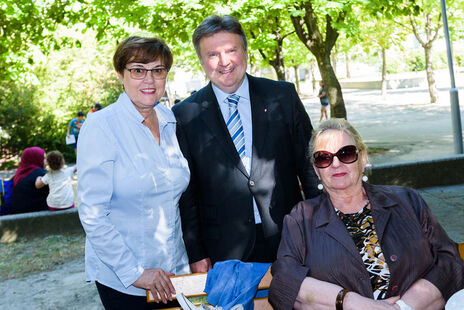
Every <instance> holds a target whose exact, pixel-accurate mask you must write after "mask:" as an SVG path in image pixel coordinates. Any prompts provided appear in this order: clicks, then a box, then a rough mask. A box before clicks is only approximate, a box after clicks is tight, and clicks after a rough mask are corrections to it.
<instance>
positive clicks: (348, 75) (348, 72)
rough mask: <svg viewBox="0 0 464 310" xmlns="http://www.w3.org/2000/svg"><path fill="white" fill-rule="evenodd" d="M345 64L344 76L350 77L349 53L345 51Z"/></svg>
mask: <svg viewBox="0 0 464 310" xmlns="http://www.w3.org/2000/svg"><path fill="white" fill-rule="evenodd" d="M345 66H346V78H347V79H351V72H350V55H348V52H345Z"/></svg>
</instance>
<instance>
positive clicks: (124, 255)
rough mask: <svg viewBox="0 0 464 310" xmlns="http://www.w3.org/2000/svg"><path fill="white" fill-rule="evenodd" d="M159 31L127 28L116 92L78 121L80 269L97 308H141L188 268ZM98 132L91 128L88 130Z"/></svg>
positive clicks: (182, 180)
mask: <svg viewBox="0 0 464 310" xmlns="http://www.w3.org/2000/svg"><path fill="white" fill-rule="evenodd" d="M172 62H173V59H172V53H171V51H170V49H169V47H168V46H167V45H166V44H165V43H164V42H163V41H162V40H160V39H157V38H144V37H139V36H131V37H128V38H126V39H124V40H123V41H122V42H121V44H120V45H119V46H118V47H117V49H116V52H115V54H114V56H113V64H114V68H115V69H116V73H117V75H118V78H119V80H120V82H121V83H122V84H123V86H124V91H125V92H124V93H123V94H121V95H120V96H119V98H118V100H117V101H116V102H115V103H113V104H111V105H109V106H108V107H106V108H105V109H103V110H101V111H99V112H98V113H94V114H93V115H92V117H89V119H88V120H87V121H86V122H85V124H84V126H83V127H82V131H81V134H80V137H79V149H78V151H77V152H78V156H77V173H78V179H79V182H78V191H77V193H78V194H77V196H78V201H79V208H78V211H79V217H80V220H81V223H82V226H83V227H84V230H85V233H86V244H85V257H86V260H85V271H86V279H87V281H95V282H96V286H97V289H98V292H99V294H100V298H101V300H102V303H103V305H104V307H105V309H146V308H148V307H151V305H147V301H146V290H150V291H151V293H152V295H153V297H154V298H155V301H156V302H159V301H163V302H164V303H166V302H167V300H168V299H169V300H171V299H172V294H175V290H174V287H173V285H172V283H171V280H170V279H169V276H171V275H174V274H186V273H189V272H190V268H189V264H188V257H187V252H186V250H185V245H184V241H183V239H182V228H181V222H180V214H179V208H178V202H179V198H180V196H181V194H182V192H183V191H184V190H185V189H186V188H187V185H188V183H189V180H190V173H189V168H188V163H187V160H186V159H185V158H184V157H183V155H182V152H181V150H180V148H179V144H178V142H177V138H176V120H175V118H174V115H173V113H172V112H171V110H170V109H168V108H167V107H165V106H164V105H163V104H161V103H160V102H159V100H160V99H161V97H162V96H163V94H164V90H165V86H166V78H167V75H168V72H169V69H170V68H171V66H172ZM96 133H98V134H96Z"/></svg>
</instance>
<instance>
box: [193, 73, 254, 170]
mask: <svg viewBox="0 0 464 310" xmlns="http://www.w3.org/2000/svg"><path fill="white" fill-rule="evenodd" d="M200 100H201V106H202V113H201V118H202V120H203V122H204V123H205V126H206V128H208V129H209V131H210V133H211V135H212V136H213V137H214V138H215V139H216V141H217V143H218V144H219V145H220V146H221V147H222V149H223V150H224V152H225V153H226V154H227V156H228V157H229V159H230V160H232V161H233V162H234V164H235V165H236V166H237V168H238V169H239V170H240V171H241V172H242V173H243V174H244V175H245V176H246V177H248V173H247V171H246V169H245V166H244V165H243V163H242V160H241V159H240V156H238V153H237V150H236V149H235V145H234V143H233V141H232V138H231V137H230V133H229V130H228V129H227V126H226V123H225V122H224V117H223V116H222V113H221V110H220V109H219V104H218V102H217V99H216V95H215V94H214V92H213V88H212V86H211V82H210V83H209V84H208V86H206V88H205V94H204V96H203V97H202V98H201V99H200Z"/></svg>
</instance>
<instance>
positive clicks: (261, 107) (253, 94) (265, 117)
mask: <svg viewBox="0 0 464 310" xmlns="http://www.w3.org/2000/svg"><path fill="white" fill-rule="evenodd" d="M247 76H248V83H249V89H250V104H251V120H252V126H253V155H252V159H251V175H253V171H254V170H256V169H257V165H258V163H259V161H260V157H261V156H260V154H263V147H264V146H265V145H266V143H267V136H268V132H269V131H268V127H269V123H270V119H269V115H270V113H269V112H268V109H269V98H267V93H266V92H265V90H264V89H263V88H262V87H261V86H260V85H259V83H258V81H257V79H255V78H254V77H252V76H250V75H247Z"/></svg>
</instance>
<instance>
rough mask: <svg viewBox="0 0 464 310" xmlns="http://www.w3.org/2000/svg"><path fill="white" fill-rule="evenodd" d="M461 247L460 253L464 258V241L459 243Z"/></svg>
mask: <svg viewBox="0 0 464 310" xmlns="http://www.w3.org/2000/svg"><path fill="white" fill-rule="evenodd" d="M458 247H459V255H461V258H462V259H463V260H464V242H460V243H459V244H458Z"/></svg>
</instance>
